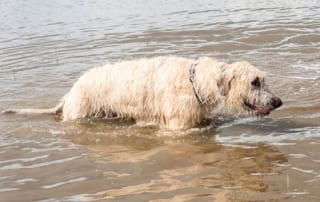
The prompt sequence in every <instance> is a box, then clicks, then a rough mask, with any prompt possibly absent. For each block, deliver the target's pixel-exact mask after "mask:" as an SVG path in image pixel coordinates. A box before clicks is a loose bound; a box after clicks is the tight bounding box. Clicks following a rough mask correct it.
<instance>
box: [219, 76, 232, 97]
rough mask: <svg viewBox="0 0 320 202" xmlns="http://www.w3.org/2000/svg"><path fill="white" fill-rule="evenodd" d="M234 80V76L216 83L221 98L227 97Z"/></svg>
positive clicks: (223, 78)
mask: <svg viewBox="0 0 320 202" xmlns="http://www.w3.org/2000/svg"><path fill="white" fill-rule="evenodd" d="M233 80H234V76H232V77H231V78H226V77H222V78H221V79H220V80H219V81H218V82H217V85H218V88H219V90H220V95H221V96H227V95H228V94H229V91H230V88H231V84H232V81H233Z"/></svg>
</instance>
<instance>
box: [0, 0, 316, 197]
mask: <svg viewBox="0 0 320 202" xmlns="http://www.w3.org/2000/svg"><path fill="white" fill-rule="evenodd" d="M319 13H320V2H319V1H308V2H306V1H302V0H301V1H294V0H286V1H246V0H240V1H236V2H235V1H209V0H203V1H200V2H199V1H181V0H180V1H176V0H170V1H155V0H151V1H143V0H132V1H124V0H118V1H84V0H77V1H75V0H70V1H63V0H57V1H41V2H40V1H35V0H29V1H26V0H16V1H9V0H2V1H1V2H0V19H1V23H0V30H1V32H0V88H1V90H0V108H1V109H4V108H8V107H17V108H23V107H52V106H54V105H55V104H56V103H57V102H58V100H59V99H60V98H61V97H62V96H63V95H64V94H65V93H66V92H67V91H68V90H69V89H70V87H71V86H72V84H73V83H74V82H75V81H76V79H77V78H78V77H79V76H80V75H81V74H82V73H83V72H84V71H85V70H87V69H89V68H91V67H94V66H98V65H102V64H105V63H106V62H114V61H119V60H124V59H135V58H140V57H152V56H157V55H178V56H185V57H191V58H197V57H200V56H210V57H214V58H217V59H219V60H221V61H224V62H234V61H239V60H248V61H250V62H251V63H252V64H253V65H255V66H257V67H258V68H260V69H262V70H264V71H266V72H267V73H268V75H269V77H268V81H267V83H268V85H269V88H270V89H272V91H273V92H274V93H275V94H277V95H279V96H280V97H281V98H282V100H283V102H284V105H283V106H282V107H281V108H280V109H279V110H277V111H275V112H273V113H272V114H271V116H269V117H267V118H264V119H262V120H257V119H254V118H248V117H243V118H230V119H217V122H216V124H217V127H216V128H212V129H206V128H202V129H192V130H189V131H184V132H170V131H161V130H158V129H156V128H153V127H148V126H146V127H142V126H137V125H135V124H134V123H132V122H127V121H116V120H109V121H106V120H90V121H82V122H77V123H61V122H58V121H57V118H56V117H52V116H46V115H40V116H39V115H37V116H30V115H19V116H14V115H5V116H4V115H1V116H0V148H1V149H0V179H1V180H0V201H4V202H10V201H14V202H17V201H23V202H25V201H42V202H54V201H153V202H155V201H213V200H216V201H290V202H291V201H296V202H299V201H318V199H319V197H320V193H319V189H320V158H319V156H320V149H319V148H320V124H319V123H320V104H319V103H320V15H319Z"/></svg>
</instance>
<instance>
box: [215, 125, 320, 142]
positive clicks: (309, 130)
mask: <svg viewBox="0 0 320 202" xmlns="http://www.w3.org/2000/svg"><path fill="white" fill-rule="evenodd" d="M319 137H320V127H304V128H296V129H288V130H286V131H284V132H272V133H270V134H268V135H259V134H245V133H243V134H240V135H237V136H223V135H219V134H217V135H216V137H215V140H216V141H217V142H221V143H227V144H235V143H259V142H267V143H271V144H279V143H283V142H286V141H295V140H305V139H306V138H319ZM288 144H290V143H288Z"/></svg>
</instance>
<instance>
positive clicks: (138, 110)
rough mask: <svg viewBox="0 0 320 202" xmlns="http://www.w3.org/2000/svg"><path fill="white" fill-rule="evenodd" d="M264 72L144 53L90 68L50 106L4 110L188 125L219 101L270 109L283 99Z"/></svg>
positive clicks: (234, 108) (236, 107)
mask: <svg viewBox="0 0 320 202" xmlns="http://www.w3.org/2000/svg"><path fill="white" fill-rule="evenodd" d="M265 77H266V74H265V73H264V72H262V71H260V70H258V69H257V68H255V67H253V66H252V65H251V64H249V63H248V62H235V63H232V64H226V63H223V62H219V61H217V60H214V59H212V58H208V57H204V58H200V59H197V60H193V59H187V58H181V57H155V58H149V59H147V58H145V59H139V60H131V61H123V62H117V63H114V64H106V65H104V66H102V67H95V68H92V69H90V70H88V71H87V72H85V73H84V74H83V75H82V76H81V77H80V78H79V80H78V81H77V82H76V83H75V84H74V85H73V87H72V89H71V90H70V91H69V92H68V93H67V94H66V95H65V96H64V97H63V98H62V100H61V102H60V103H59V104H58V105H57V106H56V107H54V108H52V109H14V110H12V109H9V110H5V111H4V112H14V113H52V114H55V113H57V112H58V111H61V116H62V120H63V121H71V120H75V119H81V118H86V117H96V116H104V117H113V116H117V117H121V118H132V119H134V120H135V121H136V122H146V123H153V124H156V125H158V126H160V127H162V128H169V129H185V128H190V127H193V126H195V125H197V124H199V123H200V122H201V121H202V120H204V119H205V118H207V116H208V115H209V114H210V112H211V111H212V110H213V109H214V108H215V107H216V106H218V105H222V106H223V111H225V112H228V113H230V112H243V111H245V110H251V111H255V113H256V114H259V115H267V114H269V113H270V111H272V110H274V109H275V108H277V107H279V106H280V105H281V104H282V102H281V100H280V99H279V98H278V97H276V96H275V95H273V94H272V93H271V92H270V91H268V90H267V89H266V86H265Z"/></svg>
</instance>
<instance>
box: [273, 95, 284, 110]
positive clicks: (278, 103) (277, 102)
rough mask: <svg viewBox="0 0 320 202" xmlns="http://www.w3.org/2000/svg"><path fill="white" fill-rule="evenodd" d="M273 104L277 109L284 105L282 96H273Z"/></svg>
mask: <svg viewBox="0 0 320 202" xmlns="http://www.w3.org/2000/svg"><path fill="white" fill-rule="evenodd" d="M271 104H272V106H273V107H274V108H275V109H276V108H278V107H280V106H281V105H282V100H281V99H280V98H278V97H277V98H273V99H272V101H271Z"/></svg>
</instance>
